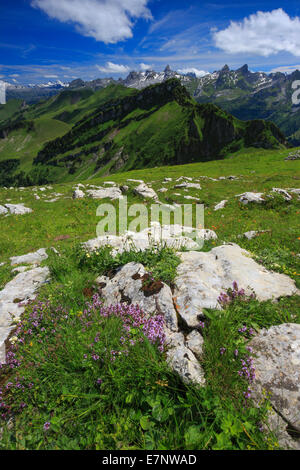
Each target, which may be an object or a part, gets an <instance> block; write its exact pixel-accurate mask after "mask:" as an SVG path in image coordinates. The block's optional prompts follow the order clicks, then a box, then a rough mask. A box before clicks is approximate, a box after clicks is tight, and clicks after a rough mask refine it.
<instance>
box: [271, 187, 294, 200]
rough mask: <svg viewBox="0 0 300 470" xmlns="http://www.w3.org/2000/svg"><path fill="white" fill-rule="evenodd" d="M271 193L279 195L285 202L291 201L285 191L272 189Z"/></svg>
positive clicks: (290, 197)
mask: <svg viewBox="0 0 300 470" xmlns="http://www.w3.org/2000/svg"><path fill="white" fill-rule="evenodd" d="M272 192H273V193H278V194H281V195H282V196H283V197H284V199H285V200H286V201H290V200H291V199H292V196H291V195H290V194H289V193H288V192H287V191H286V190H285V189H281V188H273V189H272Z"/></svg>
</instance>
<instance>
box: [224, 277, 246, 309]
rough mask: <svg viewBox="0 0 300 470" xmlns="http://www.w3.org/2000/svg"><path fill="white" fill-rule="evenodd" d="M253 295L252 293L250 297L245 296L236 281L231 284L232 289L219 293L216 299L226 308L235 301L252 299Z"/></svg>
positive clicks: (243, 290)
mask: <svg viewBox="0 0 300 470" xmlns="http://www.w3.org/2000/svg"><path fill="white" fill-rule="evenodd" d="M254 298H255V294H254V293H252V294H251V295H250V296H246V292H245V289H239V287H238V284H237V282H236V281H234V282H233V283H232V288H229V289H227V291H226V292H221V294H220V295H219V297H218V302H219V303H220V304H221V305H223V306H226V305H228V304H230V303H231V302H233V301H235V300H244V301H247V300H249V299H254Z"/></svg>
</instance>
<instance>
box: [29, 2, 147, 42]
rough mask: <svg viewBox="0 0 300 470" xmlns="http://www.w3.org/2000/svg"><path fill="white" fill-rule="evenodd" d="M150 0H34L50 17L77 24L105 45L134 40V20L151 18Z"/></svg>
mask: <svg viewBox="0 0 300 470" xmlns="http://www.w3.org/2000/svg"><path fill="white" fill-rule="evenodd" d="M148 1H149V0H72V1H70V0H32V1H31V6H33V7H34V8H39V9H41V10H43V11H44V12H45V13H46V14H47V15H48V16H50V18H55V19H57V20H59V21H61V22H66V23H74V24H75V26H76V29H77V31H78V32H79V33H80V34H82V35H83V36H90V37H93V38H94V39H96V40H97V41H102V42H104V43H105V44H115V43H116V42H118V41H123V40H125V39H128V38H131V37H132V36H133V34H132V28H133V26H134V23H133V19H135V18H144V19H147V20H148V19H152V15H151V12H150V10H149V9H148V8H147V3H148Z"/></svg>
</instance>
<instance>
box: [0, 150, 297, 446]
mask: <svg viewBox="0 0 300 470" xmlns="http://www.w3.org/2000/svg"><path fill="white" fill-rule="evenodd" d="M288 153H289V151H287V150H280V151H274V150H273V151H266V150H265V151H263V150H258V149H255V150H253V149H249V150H246V151H245V150H244V151H243V152H239V154H236V155H234V156H233V157H232V158H227V159H225V160H222V161H214V162H207V163H196V164H190V165H181V166H173V167H171V166H170V167H162V168H152V169H141V170H136V171H131V172H128V173H122V174H117V175H114V176H110V177H109V178H104V179H103V178H95V179H93V180H90V181H89V182H90V183H92V184H101V183H103V181H104V180H108V179H109V180H114V181H116V182H118V183H119V184H120V183H123V182H126V180H127V178H136V179H144V180H145V181H146V182H150V181H152V182H153V188H154V189H156V190H157V189H159V188H161V187H162V186H164V187H167V188H168V191H167V192H166V193H159V197H160V199H161V200H162V201H166V202H171V201H174V202H175V201H176V202H179V203H183V202H187V200H185V199H184V198H183V196H184V195H186V194H189V195H192V196H196V197H199V199H200V201H202V202H204V203H205V207H206V209H205V227H207V228H211V229H213V230H215V231H216V233H217V235H218V240H217V241H213V242H210V243H206V244H205V246H204V248H203V249H204V250H208V249H210V248H212V247H213V246H215V245H218V244H221V243H222V242H223V241H226V242H230V241H231V242H236V243H238V244H239V245H240V246H242V247H244V248H246V249H248V250H249V251H250V252H251V253H252V255H253V256H257V257H258V258H257V259H258V260H259V261H261V262H262V263H263V264H264V265H265V266H266V267H268V268H270V269H273V270H276V271H278V272H283V273H286V274H288V275H289V276H290V277H292V278H293V279H294V280H295V281H296V283H297V285H298V287H300V262H299V258H298V257H297V256H296V254H297V253H299V251H300V249H299V248H300V247H299V244H300V240H299V236H300V234H299V214H300V203H299V201H297V200H296V198H294V200H293V202H292V203H286V202H282V201H277V202H275V205H274V206H273V207H272V206H271V205H269V206H267V207H263V206H260V205H254V206H253V207H251V206H241V205H240V204H239V203H238V199H237V198H235V197H234V196H235V195H237V194H240V193H242V192H244V191H269V190H271V189H272V187H274V186H275V187H282V188H291V187H294V188H297V187H298V188H299V187H300V163H299V162H297V161H284V157H285V156H286V155H287V154H288ZM182 175H185V176H192V177H194V178H197V177H199V176H210V177H219V176H228V175H236V176H240V175H242V176H240V177H241V179H240V180H236V181H235V180H233V181H229V180H219V181H210V180H206V179H201V186H202V189H201V190H196V189H193V190H189V191H188V192H185V191H183V190H179V189H176V190H175V189H173V186H174V182H172V183H166V184H163V183H162V180H163V179H164V177H172V178H174V179H175V178H177V177H179V176H182ZM128 184H129V183H128ZM73 186H74V184H71V183H64V184H57V185H53V189H47V191H46V197H45V199H48V198H50V194H52V193H54V192H60V193H62V194H63V195H64V196H63V197H62V198H61V199H60V200H59V201H57V202H54V203H47V202H45V201H43V200H42V199H41V200H38V201H37V200H35V199H34V197H33V191H32V188H27V189H25V190H18V189H15V190H3V189H0V204H3V203H5V201H6V200H7V199H11V200H12V201H11V202H24V203H25V204H26V205H28V206H29V207H32V208H33V209H34V213H32V214H28V215H25V216H19V217H15V216H9V217H3V216H2V217H1V218H0V230H1V234H2V235H1V240H0V262H1V261H7V260H8V257H9V256H12V255H18V254H25V253H26V252H29V251H33V250H36V249H37V248H41V247H42V246H45V247H50V246H55V247H56V248H57V249H58V250H60V252H61V253H62V254H63V255H62V256H61V257H55V255H53V254H52V255H51V256H50V259H49V260H47V262H46V263H47V264H48V263H50V266H51V270H52V275H53V279H52V283H50V284H49V285H46V286H45V287H44V288H43V291H42V298H46V299H47V300H50V302H52V303H53V302H54V304H60V305H63V306H64V307H65V308H66V309H67V311H69V312H70V315H69V317H67V316H65V314H64V313H63V316H62V313H60V312H55V311H54V312H53V311H52V312H50V313H49V308H48V307H47V308H45V307H40V308H43V311H44V320H43V321H44V323H43V325H44V326H45V328H46V332H45V336H43V337H42V341H40V340H41V336H40V331H39V330H38V331H37V332H34V334H33V336H32V337H30V338H29V340H26V345H25V347H24V354H23V356H24V357H25V361H24V362H25V364H24V367H23V369H22V368H21V370H20V371H19V373H20V375H24V379H21V380H23V382H24V383H29V382H32V383H33V386H32V387H33V388H30V389H29V388H26V390H25V391H24V392H19V391H18V389H16V390H13V392H12V394H11V397H10V399H11V400H12V406H14V407H15V410H16V418H15V423H16V431H17V433H16V434H15V430H14V429H12V430H11V429H5V434H4V438H3V440H2V443H0V447H1V445H2V448H5V449H8V448H9V449H14V448H17V449H37V448H39V449H44V448H45V449H53V448H55V449H78V448H81V449H94V448H97V449H111V450H112V449H123V450H125V449H227V450H228V449H248V450H249V449H269V450H270V449H274V448H276V442H275V440H274V439H273V438H271V437H269V438H268V439H264V436H263V434H262V433H261V432H260V431H259V429H258V425H259V424H260V423H261V421H260V419H261V418H263V416H264V413H265V407H264V406H261V407H260V408H259V409H257V408H253V407H248V406H246V407H245V405H244V400H243V391H244V390H245V386H247V385H246V384H245V383H244V382H243V381H241V380H240V381H238V380H237V377H238V375H237V371H238V368H239V367H240V365H239V360H240V357H243V356H242V354H243V353H244V354H245V351H244V352H243V350H242V349H243V348H244V347H245V345H243V346H241V337H240V334H238V333H237V331H238V328H240V327H241V326H242V325H244V324H247V326H252V325H253V324H255V325H256V327H268V326H270V325H272V324H280V323H283V322H290V321H292V322H300V302H299V297H294V298H291V299H285V298H284V299H282V300H281V301H280V302H278V303H276V304H271V303H270V302H264V303H259V302H256V301H251V302H243V301H242V302H241V303H239V302H237V303H234V304H233V305H231V306H229V307H228V308H226V309H225V311H223V312H222V315H221V316H220V312H214V311H211V312H207V315H209V318H210V322H209V325H207V324H205V328H204V331H203V334H204V351H205V356H204V364H203V365H204V367H205V372H206V378H207V387H205V388H204V389H201V390H197V389H195V388H194V387H186V386H184V385H182V384H181V383H180V382H179V380H178V378H177V377H176V376H175V375H174V374H171V373H170V371H168V370H167V368H166V364H165V362H164V360H163V359H164V356H160V355H158V354H157V352H155V350H154V349H153V347H151V346H149V345H148V346H147V344H144V343H142V344H141V345H137V347H134V348H133V349H131V353H130V354H129V356H128V357H127V359H126V358H124V360H123V359H122V360H120V361H116V362H115V363H111V362H110V361H109V360H107V361H104V363H103V365H102V363H101V365H99V366H98V364H97V363H96V362H95V361H91V364H90V365H88V367H87V366H86V362H85V361H84V360H83V359H82V358H84V355H85V354H86V352H88V349H87V345H89V344H91V343H92V342H93V341H94V338H95V336H96V335H99V332H101V333H100V341H99V342H98V343H97V348H98V349H97V352H99V354H100V355H101V357H104V352H105V351H106V350H110V349H114V350H116V349H117V350H118V348H119V344H120V341H119V336H120V331H121V329H120V328H121V325H120V322H119V321H118V320H117V319H114V318H113V317H112V318H109V319H108V320H107V321H105V322H103V321H102V320H101V318H99V317H98V316H97V315H95V316H94V315H92V317H89V324H90V326H89V328H88V329H85V328H82V321H81V318H82V311H83V309H84V302H85V301H86V299H85V297H84V295H85V294H84V292H85V291H86V289H88V290H89V289H91V286H92V285H93V282H94V279H95V277H96V275H97V274H99V273H101V272H103V266H105V265H107V266H109V262H112V260H111V259H109V258H105V256H103V257H102V254H100V257H99V258H100V259H99V260H97V261H96V263H95V264H93V262H90V260H89V259H88V258H86V257H84V261H83V262H80V263H79V260H78V258H76V257H75V256H74V252H72V251H71V250H72V247H74V246H75V245H76V243H78V242H79V241H83V240H87V239H90V238H94V237H95V236H96V225H97V223H98V220H99V219H98V218H97V217H96V208H97V207H98V205H99V204H100V203H101V202H104V201H95V200H91V199H88V198H86V199H83V200H72V199H71V197H70V196H71V194H72V187H73ZM130 186H131V187H132V188H133V187H135V184H134V183H130ZM174 192H176V193H181V194H182V195H181V196H175V195H174ZM39 193H40V195H41V194H44V193H42V192H39ZM225 198H227V199H229V203H228V205H227V206H226V207H225V209H223V210H220V211H217V212H214V210H213V206H214V205H215V204H216V203H218V202H220V201H221V200H222V199H225ZM138 201H140V199H139V198H138V197H136V196H133V194H132V193H129V202H138ZM114 204H115V205H116V206H117V203H114ZM283 220H284V223H282V221H283ZM260 229H268V230H271V232H268V233H266V234H263V235H261V236H259V237H257V238H255V239H253V240H250V241H249V240H246V239H244V238H238V235H239V234H241V233H243V232H245V231H248V230H260ZM63 237H67V238H66V239H62V238H63ZM70 253H73V254H72V255H70ZM135 256H136V258H137V255H135ZM150 258H151V257H150ZM132 259H134V258H132ZM132 259H130V258H129V257H128V258H127V261H126V255H125V256H124V259H123V260H122V263H123V264H124V263H126V262H128V261H131V260H132ZM136 260H137V261H141V260H140V259H136ZM142 262H144V263H145V264H146V265H147V266H148V269H149V268H150V269H149V270H150V271H155V270H157V269H158V271H159V269H162V271H163V272H165V273H168V271H166V270H167V269H168V267H169V266H170V264H171V263H170V259H168V257H167V258H163V259H161V260H157V261H156V260H155V257H153V256H152V264H151V262H150V260H149V259H147V256H145V255H143V259H142ZM107 266H106V267H107ZM9 277H10V269H9V268H8V266H3V267H0V288H1V286H2V285H3V284H4V283H5V282H7V280H8V279H9ZM53 315H54V316H55V324H56V326H55V329H56V330H57V333H56V334H55V333H53V332H52V331H51V330H52V328H53V323H52V320H53ZM34 318H36V317H34ZM29 321H30V320H29ZM31 321H32V320H31ZM24 327H25V329H26V330H27V329H28V324H25V325H24ZM61 338H63V341H61ZM74 338H75V340H74ZM37 339H38V340H39V341H37ZM29 341H30V344H29ZM224 346H225V347H226V348H227V352H226V354H225V355H224V356H221V355H220V354H219V351H220V348H222V347H224ZM104 348H105V349H104ZM236 348H239V359H238V360H237V361H233V360H232V357H233V351H234V350H235V349H236ZM240 348H241V350H240ZM53 351H54V353H55V354H54V353H53ZM240 355H241V356H240ZM35 358H38V360H35ZM31 361H33V362H34V364H35V366H34V367H28V364H27V363H30V362H31ZM26 362H27V363H26ZM12 374H13V372H12ZM4 378H5V377H4ZM98 378H101V380H102V383H101V387H100V388H99V385H98V384H97V380H98ZM6 380H12V376H11V375H8V376H7V378H6ZM133 382H134V384H135V387H134V389H133V388H132V383H133ZM4 383H5V382H4ZM7 399H9V397H5V398H4V400H5V401H7ZM24 401H25V403H26V407H25V409H24V412H22V413H20V405H19V404H20V403H21V402H24ZM46 422H50V423H51V427H50V430H49V432H45V431H44V429H43V426H44V423H46Z"/></svg>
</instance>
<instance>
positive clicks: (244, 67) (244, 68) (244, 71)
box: [237, 64, 249, 75]
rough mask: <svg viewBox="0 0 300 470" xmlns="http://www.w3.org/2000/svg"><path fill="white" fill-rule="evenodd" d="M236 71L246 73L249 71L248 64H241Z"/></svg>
mask: <svg viewBox="0 0 300 470" xmlns="http://www.w3.org/2000/svg"><path fill="white" fill-rule="evenodd" d="M237 72H240V73H241V74H242V75H248V73H249V67H248V64H245V65H243V67H241V68H240V69H238V70H237Z"/></svg>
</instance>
